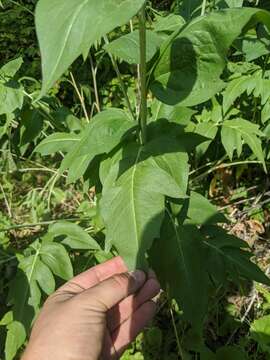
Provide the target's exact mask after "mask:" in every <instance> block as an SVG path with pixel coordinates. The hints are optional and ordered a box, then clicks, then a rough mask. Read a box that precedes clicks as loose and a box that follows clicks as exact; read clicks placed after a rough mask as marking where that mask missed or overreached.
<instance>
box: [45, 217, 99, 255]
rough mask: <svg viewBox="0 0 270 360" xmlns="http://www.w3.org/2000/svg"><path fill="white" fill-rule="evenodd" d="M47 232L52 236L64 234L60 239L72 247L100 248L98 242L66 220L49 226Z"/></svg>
mask: <svg viewBox="0 0 270 360" xmlns="http://www.w3.org/2000/svg"><path fill="white" fill-rule="evenodd" d="M49 234H52V235H53V236H59V235H65V236H66V238H65V239H64V240H63V241H62V243H63V244H65V245H68V246H69V247H71V248H72V249H84V250H100V246H99V245H98V243H97V242H96V241H95V240H94V239H93V238H92V236H90V235H89V234H88V233H87V232H86V231H84V230H83V229H82V228H81V227H80V226H79V225H77V224H73V223H70V222H68V221H59V222H57V223H55V224H53V225H52V226H50V228H49Z"/></svg>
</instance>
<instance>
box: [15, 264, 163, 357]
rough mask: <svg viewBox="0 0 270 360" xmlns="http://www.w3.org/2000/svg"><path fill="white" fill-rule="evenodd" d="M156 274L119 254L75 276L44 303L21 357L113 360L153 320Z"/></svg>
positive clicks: (156, 283)
mask: <svg viewBox="0 0 270 360" xmlns="http://www.w3.org/2000/svg"><path fill="white" fill-rule="evenodd" d="M159 291H160V285H159V283H158V281H157V279H156V277H155V275H154V274H153V273H152V272H150V273H149V274H148V276H146V275H145V273H144V272H142V271H139V270H138V271H135V272H133V273H128V272H127V268H126V266H125V264H124V262H123V260H122V259H121V258H120V257H117V258H114V259H112V260H110V261H108V262H106V263H104V264H101V265H98V266H96V267H94V268H91V269H90V270H88V271H86V272H84V273H82V274H80V275H78V276H76V277H75V278H74V279H72V280H71V281H69V282H68V283H66V284H65V285H64V286H62V287H61V288H60V289H58V290H57V291H56V292H55V293H54V294H53V295H51V296H50V297H49V299H48V300H47V301H46V303H45V305H44V307H43V309H42V310H41V312H40V315H39V316H38V318H37V320H36V322H35V324H34V327H33V330H32V334H31V337H30V341H29V344H28V347H27V349H26V351H25V353H24V355H23V358H22V360H116V359H119V358H120V356H121V355H122V354H123V352H124V351H125V349H126V348H127V347H128V345H129V344H130V343H131V342H132V341H133V340H134V339H135V337H136V336H137V335H138V334H139V333H140V332H141V331H142V329H143V328H144V327H145V326H146V325H147V324H148V323H149V322H150V321H151V319H152V318H153V316H154V314H155V311H156V304H155V302H154V301H153V300H152V299H153V298H154V297H155V296H156V295H157V294H158V293H159Z"/></svg>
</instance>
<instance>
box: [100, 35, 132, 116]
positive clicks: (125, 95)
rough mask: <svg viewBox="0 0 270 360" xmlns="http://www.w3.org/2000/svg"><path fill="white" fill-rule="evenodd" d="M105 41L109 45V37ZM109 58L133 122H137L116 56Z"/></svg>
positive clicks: (105, 37)
mask: <svg viewBox="0 0 270 360" xmlns="http://www.w3.org/2000/svg"><path fill="white" fill-rule="evenodd" d="M104 40H105V43H106V44H109V40H108V37H107V36H104ZM109 56H110V58H111V62H112V66H113V68H114V71H115V73H116V75H117V78H118V81H119V84H120V87H121V90H122V92H123V95H124V98H125V102H126V105H127V108H128V110H129V112H130V114H131V116H132V118H133V120H134V121H135V120H136V118H135V115H134V113H133V110H132V106H131V103H130V101H129V98H128V95H127V89H126V86H125V84H124V81H123V79H122V76H121V73H120V70H119V67H118V65H117V62H116V60H115V58H114V56H113V55H111V54H109Z"/></svg>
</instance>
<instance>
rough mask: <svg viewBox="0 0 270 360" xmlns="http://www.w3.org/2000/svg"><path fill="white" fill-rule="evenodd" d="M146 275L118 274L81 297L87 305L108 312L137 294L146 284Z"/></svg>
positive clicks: (136, 273) (138, 272)
mask: <svg viewBox="0 0 270 360" xmlns="http://www.w3.org/2000/svg"><path fill="white" fill-rule="evenodd" d="M145 280H146V275H145V273H144V272H143V271H141V270H136V271H133V272H129V273H122V274H116V275H114V276H112V277H111V278H109V279H107V280H104V281H102V282H101V283H99V284H98V285H96V286H94V287H92V288H90V289H88V290H85V291H84V292H83V293H81V294H80V295H79V296H80V297H82V298H84V299H85V300H86V301H87V303H88V304H89V303H91V304H92V305H97V306H98V307H99V308H100V310H102V311H104V312H106V311H108V310H109V309H111V308H112V307H114V306H115V305H117V304H118V303H119V302H121V301H122V300H124V299H125V298H126V297H128V296H129V295H132V294H134V293H136V292H137V291H138V290H139V289H140V288H141V287H142V285H143V284H144V283H145Z"/></svg>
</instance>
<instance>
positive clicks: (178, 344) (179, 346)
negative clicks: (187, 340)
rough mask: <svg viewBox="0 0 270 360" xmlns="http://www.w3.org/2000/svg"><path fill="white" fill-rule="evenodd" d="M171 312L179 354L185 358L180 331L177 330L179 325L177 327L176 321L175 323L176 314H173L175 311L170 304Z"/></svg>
mask: <svg viewBox="0 0 270 360" xmlns="http://www.w3.org/2000/svg"><path fill="white" fill-rule="evenodd" d="M170 314H171V319H172V325H173V330H174V334H175V339H176V344H177V349H178V354H179V356H180V357H181V359H183V358H184V356H183V350H182V346H181V342H180V338H179V335H178V331H177V327H176V323H175V319H174V315H173V311H172V308H171V306H170Z"/></svg>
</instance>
